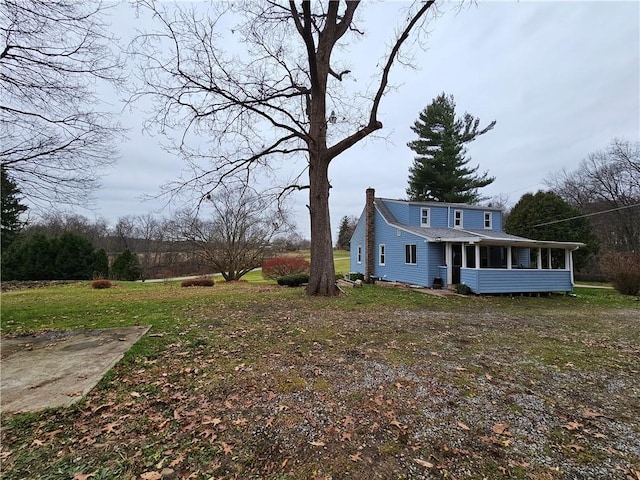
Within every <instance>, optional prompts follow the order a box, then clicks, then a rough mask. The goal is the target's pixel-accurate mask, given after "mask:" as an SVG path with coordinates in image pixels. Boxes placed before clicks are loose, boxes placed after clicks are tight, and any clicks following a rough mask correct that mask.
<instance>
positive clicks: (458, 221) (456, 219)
mask: <svg viewBox="0 0 640 480" xmlns="http://www.w3.org/2000/svg"><path fill="white" fill-rule="evenodd" d="M458 214H459V215H458ZM463 224H464V210H454V211H453V228H463Z"/></svg>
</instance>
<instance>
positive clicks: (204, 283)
mask: <svg viewBox="0 0 640 480" xmlns="http://www.w3.org/2000/svg"><path fill="white" fill-rule="evenodd" d="M214 285H215V282H214V280H213V278H210V277H201V278H191V279H188V280H183V281H182V282H181V283H180V286H181V287H213V286H214Z"/></svg>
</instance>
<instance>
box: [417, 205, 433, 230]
mask: <svg viewBox="0 0 640 480" xmlns="http://www.w3.org/2000/svg"><path fill="white" fill-rule="evenodd" d="M425 214H426V215H425ZM425 220H426V221H425ZM420 226H421V227H430V226H431V209H430V208H429V207H421V208H420Z"/></svg>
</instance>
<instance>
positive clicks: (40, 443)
mask: <svg viewBox="0 0 640 480" xmlns="http://www.w3.org/2000/svg"><path fill="white" fill-rule="evenodd" d="M42 445H44V442H43V441H42V440H38V439H37V438H34V439H33V442H31V446H32V447H34V446H35V447H41V446H42Z"/></svg>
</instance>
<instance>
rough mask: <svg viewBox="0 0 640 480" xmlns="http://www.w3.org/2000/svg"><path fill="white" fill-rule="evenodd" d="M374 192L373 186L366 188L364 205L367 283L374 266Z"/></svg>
mask: <svg viewBox="0 0 640 480" xmlns="http://www.w3.org/2000/svg"><path fill="white" fill-rule="evenodd" d="M375 194H376V191H375V190H374V189H373V188H367V200H366V203H365V207H364V220H365V222H364V224H365V229H364V245H365V247H364V250H365V254H364V255H365V260H364V281H365V282H367V283H370V282H371V277H372V276H373V273H374V267H375V248H376V245H375V230H374V218H375V208H374V206H373V203H374V197H375Z"/></svg>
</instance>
